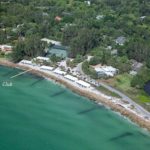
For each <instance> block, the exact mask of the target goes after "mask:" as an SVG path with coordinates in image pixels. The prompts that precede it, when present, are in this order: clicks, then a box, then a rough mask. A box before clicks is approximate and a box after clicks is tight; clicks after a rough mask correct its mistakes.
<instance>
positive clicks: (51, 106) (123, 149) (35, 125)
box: [0, 66, 150, 150]
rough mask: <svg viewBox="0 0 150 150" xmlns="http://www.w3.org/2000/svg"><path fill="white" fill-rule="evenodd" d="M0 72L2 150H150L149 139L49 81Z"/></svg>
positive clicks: (112, 114) (126, 122) (7, 70)
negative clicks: (12, 77)
mask: <svg viewBox="0 0 150 150" xmlns="http://www.w3.org/2000/svg"><path fill="white" fill-rule="evenodd" d="M19 72H21V70H17V69H12V68H7V67H2V66H0V150H149V149H150V134H149V133H148V132H147V131H146V130H144V129H142V128H139V127H138V126H137V125H135V124H133V123H131V122H130V121H129V120H127V119H125V118H124V117H122V116H120V115H118V114H117V113H115V112H113V111H111V110H109V109H106V108H105V107H104V106H100V105H97V104H95V103H94V102H92V101H90V100H88V99H86V98H84V97H81V96H79V95H77V94H75V93H73V92H71V91H70V90H68V89H66V88H64V87H62V86H60V85H57V84H54V83H53V82H51V81H48V80H46V79H43V78H41V77H37V76H34V75H31V74H24V75H21V76H19V77H16V78H14V79H10V77H11V76H13V75H15V74H17V73H19Z"/></svg>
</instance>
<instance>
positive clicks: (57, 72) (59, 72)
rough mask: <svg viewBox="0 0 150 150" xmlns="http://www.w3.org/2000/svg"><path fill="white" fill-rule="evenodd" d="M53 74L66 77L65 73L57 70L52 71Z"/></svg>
mask: <svg viewBox="0 0 150 150" xmlns="http://www.w3.org/2000/svg"><path fill="white" fill-rule="evenodd" d="M54 73H56V74H59V75H66V74H67V73H66V72H64V71H61V70H58V69H55V70H54Z"/></svg>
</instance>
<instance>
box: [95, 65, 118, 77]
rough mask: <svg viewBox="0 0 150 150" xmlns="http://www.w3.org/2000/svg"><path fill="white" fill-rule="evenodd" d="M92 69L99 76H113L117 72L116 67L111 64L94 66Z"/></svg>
mask: <svg viewBox="0 0 150 150" xmlns="http://www.w3.org/2000/svg"><path fill="white" fill-rule="evenodd" d="M94 69H95V71H96V73H97V74H98V76H99V77H105V76H107V77H113V76H114V75H116V74H117V73H118V69H116V68H114V67H112V66H96V67H94Z"/></svg>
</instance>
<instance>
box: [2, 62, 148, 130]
mask: <svg viewBox="0 0 150 150" xmlns="http://www.w3.org/2000/svg"><path fill="white" fill-rule="evenodd" d="M0 65H3V66H8V67H13V68H19V69H22V70H29V69H30V71H29V72H30V73H33V74H36V75H38V76H42V77H44V78H47V79H50V80H53V81H55V82H57V83H59V84H61V85H64V86H65V87H66V88H69V89H70V90H72V91H73V92H75V93H77V94H79V95H82V96H85V97H87V98H89V99H90V100H93V101H95V102H97V103H101V104H103V105H105V106H107V107H109V108H111V109H112V110H114V111H116V112H119V113H120V114H122V115H123V116H126V117H127V118H129V119H130V120H131V121H133V122H134V123H136V124H138V125H139V126H140V127H142V128H146V129H147V130H149V131H150V120H148V119H145V118H144V117H141V116H140V115H138V113H135V112H134V111H132V110H129V109H127V108H125V107H122V106H121V105H119V104H117V103H115V102H114V101H112V100H110V99H108V98H107V97H104V96H103V95H102V94H101V93H100V92H97V91H94V90H92V89H91V90H89V89H86V88H81V87H79V86H76V85H75V84H73V83H72V82H70V81H69V80H67V79H64V78H63V77H61V76H59V75H56V74H54V73H48V72H46V71H45V72H44V71H41V70H38V69H32V70H31V67H29V66H25V65H20V64H14V63H12V62H9V61H7V60H0Z"/></svg>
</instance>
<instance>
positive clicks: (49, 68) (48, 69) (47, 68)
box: [40, 66, 54, 71]
mask: <svg viewBox="0 0 150 150" xmlns="http://www.w3.org/2000/svg"><path fill="white" fill-rule="evenodd" d="M40 69H41V70H46V71H52V70H53V69H54V68H53V67H50V66H41V67H40Z"/></svg>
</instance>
